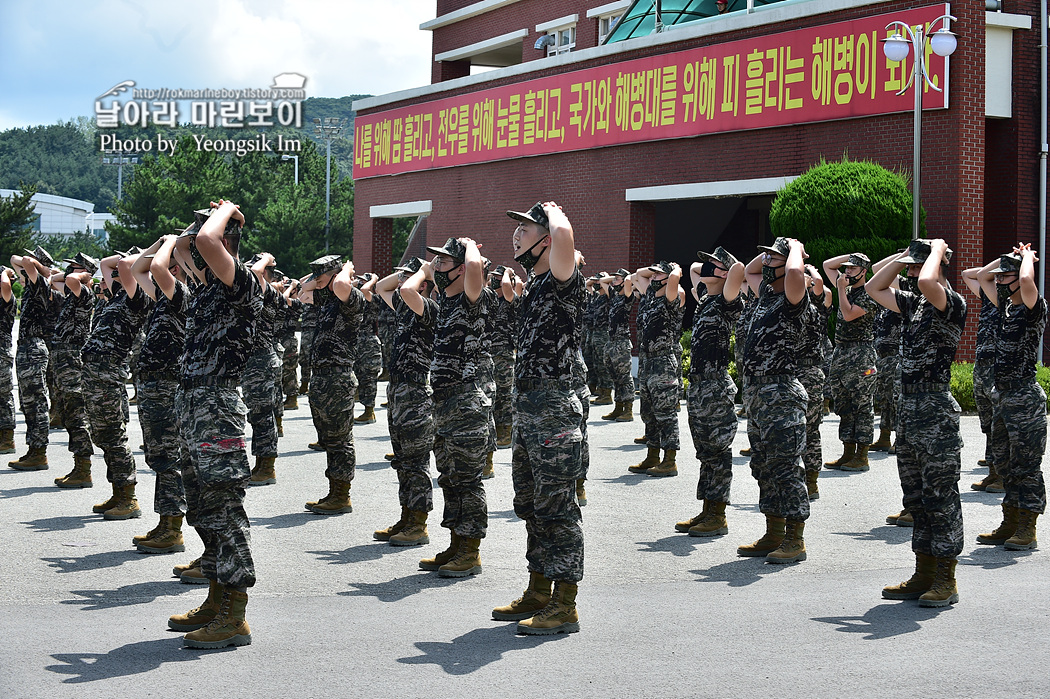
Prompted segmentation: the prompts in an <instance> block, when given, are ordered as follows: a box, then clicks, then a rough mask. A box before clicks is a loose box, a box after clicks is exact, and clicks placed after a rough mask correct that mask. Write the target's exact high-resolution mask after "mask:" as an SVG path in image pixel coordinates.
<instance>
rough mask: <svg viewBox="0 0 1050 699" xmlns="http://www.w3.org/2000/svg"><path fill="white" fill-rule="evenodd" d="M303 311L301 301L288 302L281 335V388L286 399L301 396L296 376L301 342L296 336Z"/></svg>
mask: <svg viewBox="0 0 1050 699" xmlns="http://www.w3.org/2000/svg"><path fill="white" fill-rule="evenodd" d="M302 310H303V302H302V301H300V300H299V299H292V300H291V301H289V302H288V308H287V309H286V310H285V314H284V328H283V332H282V334H281V346H282V347H284V356H283V357H282V364H283V367H282V372H281V388H282V391H283V392H284V395H285V397H286V398H287V397H289V396H295V395H298V394H299V377H298V376H297V375H296V370H297V369H298V367H299V340H298V339H297V338H296V336H295V334H296V332H298V331H299V329H300V325H301V322H300V320H299V316H300V315H301V314H302Z"/></svg>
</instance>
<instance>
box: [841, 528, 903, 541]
mask: <svg viewBox="0 0 1050 699" xmlns="http://www.w3.org/2000/svg"><path fill="white" fill-rule="evenodd" d="M831 534H834V535H835V536H848V537H850V538H852V539H856V540H857V541H885V542H886V543H887V544H907V543H909V542H911V528H910V527H898V526H897V525H895V524H886V525H884V526H880V527H875V528H873V529H872V530H871V531H867V532H831Z"/></svg>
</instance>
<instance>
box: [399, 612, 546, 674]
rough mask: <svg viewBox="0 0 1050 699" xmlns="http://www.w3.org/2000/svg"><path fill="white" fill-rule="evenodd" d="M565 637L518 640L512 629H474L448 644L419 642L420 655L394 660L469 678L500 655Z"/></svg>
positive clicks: (496, 627)
mask: <svg viewBox="0 0 1050 699" xmlns="http://www.w3.org/2000/svg"><path fill="white" fill-rule="evenodd" d="M565 637H566V634H558V635H555V636H518V635H517V634H515V625H514V624H510V625H504V624H501V625H499V626H494V627H491V628H485V629H474V630H473V631H468V632H467V633H465V634H463V635H462V636H459V637H458V638H454V639H452V640H451V641H449V642H448V643H441V642H428V641H420V642H417V643H416V644H415V646H416V648H418V649H419V650H420V652H422V653H423V655H417V656H415V657H411V658H398V659H397V662H399V663H405V664H407V665H440V666H441V669H442V670H444V671H445V672H446V673H448V674H449V675H469V674H470V673H472V672H475V671H477V670H480V669H481V668H483V667H485V666H486V665H488V664H490V663H494V662H496V661H497V660H501V659H502V658H503V654H504V653H506V652H508V651H513V650H528V649H530V648H535V647H536V646H538V645H540V644H541V643H545V642H548V641H556V640H558V639H560V638H565Z"/></svg>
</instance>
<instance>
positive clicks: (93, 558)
mask: <svg viewBox="0 0 1050 699" xmlns="http://www.w3.org/2000/svg"><path fill="white" fill-rule="evenodd" d="M150 555H151V554H147V553H139V552H138V551H135V550H133V549H127V550H123V551H101V552H99V553H91V554H88V555H87V556H52V557H44V558H41V559H40V560H42V561H44V562H45V563H47V565H48V567H49V568H54V569H55V572H57V573H81V572H83V571H85V570H99V569H100V568H116V567H117V566H119V565H123V564H124V563H127V562H128V561H145V560H148V559H149V557H150Z"/></svg>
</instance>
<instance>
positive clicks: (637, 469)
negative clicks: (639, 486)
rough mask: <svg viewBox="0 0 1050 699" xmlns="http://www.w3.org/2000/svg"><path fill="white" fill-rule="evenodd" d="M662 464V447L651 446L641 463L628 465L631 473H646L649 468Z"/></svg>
mask: <svg viewBox="0 0 1050 699" xmlns="http://www.w3.org/2000/svg"><path fill="white" fill-rule="evenodd" d="M659 465H660V447H649V453H648V454H647V455H646V457H645V459H644V460H643V461H642V463H640V464H635V465H634V466H628V467H627V470H628V471H630V472H631V473H646V472H647V471H648V470H649V469H651V468H655V467H656V466H659Z"/></svg>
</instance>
